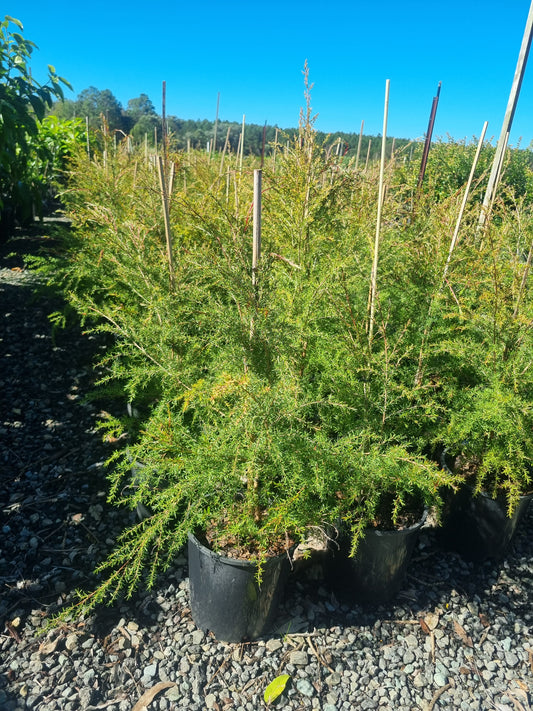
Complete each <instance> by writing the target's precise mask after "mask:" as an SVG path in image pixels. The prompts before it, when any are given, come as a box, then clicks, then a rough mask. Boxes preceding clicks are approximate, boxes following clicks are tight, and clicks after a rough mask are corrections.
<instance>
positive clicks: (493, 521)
mask: <svg viewBox="0 0 533 711" xmlns="http://www.w3.org/2000/svg"><path fill="white" fill-rule="evenodd" d="M445 437H446V447H447V450H448V451H449V452H450V454H452V455H454V456H453V460H454V468H455V472H456V473H457V474H458V475H459V476H460V477H461V479H462V481H463V486H462V489H461V491H460V493H459V494H458V496H457V497H455V498H454V499H453V500H452V501H451V502H450V505H449V507H448V511H447V514H446V518H445V523H446V526H445V533H446V538H447V540H448V542H449V543H450V544H451V545H452V546H453V547H454V548H455V549H456V550H459V552H461V554H462V555H464V556H465V557H467V558H469V559H472V560H483V559H484V558H487V557H490V558H499V557H501V556H502V555H503V554H504V553H505V551H506V549H507V546H508V544H509V542H510V540H511V538H512V536H513V534H514V532H515V530H516V526H517V524H518V522H519V521H520V518H521V517H522V516H523V514H524V513H525V511H526V510H527V507H528V505H529V502H530V500H531V498H532V495H533V477H532V458H531V457H532V455H531V453H532V452H533V411H532V406H531V402H529V401H526V400H525V399H524V398H523V397H521V395H520V394H519V393H516V392H514V391H513V390H511V389H505V388H504V387H503V384H502V383H499V382H496V383H494V384H490V385H487V386H486V387H483V386H478V387H477V388H474V389H471V390H467V391H465V392H464V393H462V394H461V395H458V396H457V398H456V402H454V406H453V410H452V412H451V415H450V419H449V422H448V426H447V429H446V433H445Z"/></svg>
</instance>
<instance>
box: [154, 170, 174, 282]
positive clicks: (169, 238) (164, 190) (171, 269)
mask: <svg viewBox="0 0 533 711" xmlns="http://www.w3.org/2000/svg"><path fill="white" fill-rule="evenodd" d="M157 168H158V173H159V187H160V189H161V200H162V203H163V217H164V220H165V237H166V241H167V257H168V271H169V277H170V288H171V289H172V290H173V289H174V256H173V251H172V231H171V229H170V213H169V209H168V195H167V187H166V185H165V174H164V170H163V159H162V158H161V156H158V157H157Z"/></svg>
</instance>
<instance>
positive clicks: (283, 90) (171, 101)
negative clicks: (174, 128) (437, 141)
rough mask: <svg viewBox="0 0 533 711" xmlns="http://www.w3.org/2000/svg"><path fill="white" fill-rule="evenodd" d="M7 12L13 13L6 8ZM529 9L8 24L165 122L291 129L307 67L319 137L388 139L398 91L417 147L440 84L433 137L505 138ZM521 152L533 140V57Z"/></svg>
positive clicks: (61, 14)
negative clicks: (142, 102) (144, 102)
mask: <svg viewBox="0 0 533 711" xmlns="http://www.w3.org/2000/svg"><path fill="white" fill-rule="evenodd" d="M10 3H11V5H10ZM529 4H530V3H529V1H528V0H506V2H505V3H504V2H502V0H485V1H484V2H478V1H472V0H463V1H462V2H461V1H459V0H450V1H449V2H439V1H438V0H434V1H433V2H431V1H430V2H428V0H421V1H418V0H416V1H415V0H413V1H409V0H405V1H403V2H401V1H400V0H395V1H389V0H382V2H380V3H369V2H364V3H363V2H359V1H358V0H353V1H352V2H345V1H344V0H330V2H328V3H326V2H323V0H322V1H321V2H316V1H315V0H308V2H305V3H304V2H300V1H297V2H288V1H285V2H280V1H279V0H271V1H270V2H264V3H261V2H250V1H249V0H248V1H246V2H245V1H241V0H239V1H234V0H227V1H226V2H216V3H215V2H211V0H204V2H201V3H199V4H198V5H196V3H194V2H190V0H189V1H187V2H185V1H183V0H173V1H170V0H159V1H158V2H157V3H155V2H154V3H149V2H146V0H143V2H139V0H130V2H127V3H116V2H102V1H101V0H92V1H91V2H90V3H80V2H77V1H76V0H69V1H68V2H66V1H65V0H54V2H52V3H45V2H42V0H22V1H21V0H15V1H14V2H13V0H8V2H7V3H5V7H6V12H7V14H9V15H12V16H14V17H16V18H18V19H19V20H21V22H22V23H23V24H24V36H25V37H26V38H27V39H31V40H33V41H34V42H35V43H36V44H37V45H38V46H39V50H38V51H36V52H35V53H34V55H33V59H32V69H33V73H34V75H35V76H36V77H37V78H41V79H42V77H43V76H44V70H45V68H46V64H53V65H54V66H55V68H56V70H57V71H58V73H59V74H60V75H62V76H64V77H66V78H67V79H68V80H69V81H70V82H71V84H72V85H73V87H74V93H73V94H70V93H69V92H67V96H68V97H69V98H75V97H76V95H77V94H78V93H79V92H80V91H82V90H83V89H85V88H87V87H88V86H95V87H97V88H98V89H110V90H111V91H112V92H113V94H114V95H115V96H116V97H117V99H118V100H119V101H120V102H121V103H122V105H123V106H124V107H126V105H127V102H128V99H130V98H134V97H136V96H139V94H141V93H145V94H148V96H149V97H150V98H151V100H152V102H153V103H154V105H155V107H156V109H157V111H158V112H160V111H161V86H162V81H163V80H165V81H166V86H167V114H169V115H175V116H178V117H180V118H193V119H196V118H209V119H214V117H215V113H216V105H217V94H218V93H219V92H220V118H221V119H223V120H235V121H241V120H242V115H243V114H246V121H247V122H252V123H259V124H263V123H264V122H265V121H267V122H268V123H269V124H273V125H274V124H276V125H278V126H280V127H282V128H288V127H291V126H295V125H297V123H298V116H299V111H300V107H301V106H302V105H303V104H304V95H303V90H304V85H303V76H302V69H303V66H304V61H305V60H306V59H307V60H308V63H309V67H310V79H311V81H312V82H314V88H313V90H312V106H313V111H314V112H315V113H317V114H318V118H317V123H316V126H317V128H318V129H320V130H323V131H326V132H334V131H336V130H341V131H352V132H356V133H358V132H359V129H360V126H361V121H362V120H364V122H365V127H364V132H365V133H367V134H378V133H380V132H381V131H382V126H383V102H384V95H385V82H386V80H387V79H389V80H390V103H389V122H388V134H389V135H394V136H397V137H403V138H413V139H414V138H420V137H422V136H423V135H424V133H425V131H426V129H427V123H428V116H429V111H430V108H431V103H432V99H433V96H434V95H435V93H436V90H437V86H438V83H439V81H441V82H442V89H441V95H440V102H439V109H438V113H437V121H436V124H435V132H434V137H441V138H444V139H445V138H446V137H447V135H448V134H449V135H451V136H452V137H453V138H455V139H457V140H461V139H464V138H466V139H467V140H471V139H472V138H473V137H474V136H479V135H480V133H481V129H482V126H483V122H484V121H485V120H487V121H488V122H489V127H488V132H487V137H490V136H494V137H495V140H496V139H497V138H498V136H499V133H500V128H501V124H502V120H503V116H504V113H505V108H506V105H507V100H508V97H509V91H510V88H511V84H512V80H513V76H514V72H515V68H516V62H517V58H518V53H519V50H520V45H521V42H522V36H523V33H524V29H525V24H526V20H527V15H528V11H529ZM530 64H531V66H529V67H528V69H527V71H526V76H525V79H524V83H523V86H522V93H521V96H520V101H519V104H518V108H517V112H516V116H515V120H514V125H513V131H512V133H511V144H513V145H516V144H517V143H518V141H519V140H520V139H521V140H522V145H523V146H527V145H529V143H530V142H531V141H532V140H533V52H532V55H531V57H530Z"/></svg>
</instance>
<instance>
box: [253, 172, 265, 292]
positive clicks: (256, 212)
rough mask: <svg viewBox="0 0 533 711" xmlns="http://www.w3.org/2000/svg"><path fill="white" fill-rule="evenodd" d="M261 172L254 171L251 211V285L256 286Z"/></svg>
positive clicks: (259, 256)
mask: <svg viewBox="0 0 533 711" xmlns="http://www.w3.org/2000/svg"><path fill="white" fill-rule="evenodd" d="M262 177H263V171H262V170H258V169H256V170H254V211H253V248H252V284H253V285H254V287H255V286H256V285H257V269H258V267H259V259H260V258H261V183H262Z"/></svg>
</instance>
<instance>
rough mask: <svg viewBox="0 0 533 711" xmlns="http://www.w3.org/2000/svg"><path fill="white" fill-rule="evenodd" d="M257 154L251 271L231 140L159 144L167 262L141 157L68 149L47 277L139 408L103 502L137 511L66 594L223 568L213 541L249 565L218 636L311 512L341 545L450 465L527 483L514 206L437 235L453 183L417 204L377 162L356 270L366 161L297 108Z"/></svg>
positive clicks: (406, 512)
mask: <svg viewBox="0 0 533 711" xmlns="http://www.w3.org/2000/svg"><path fill="white" fill-rule="evenodd" d="M274 155H275V163H274V162H273V160H272V162H271V163H270V164H269V165H266V166H265V167H264V171H263V173H264V175H263V223H262V242H263V248H262V256H261V260H260V262H259V265H258V267H257V269H255V270H254V278H253V279H252V244H251V233H252V224H251V218H250V215H251V204H252V194H251V189H252V187H251V182H252V181H251V173H247V172H246V171H244V172H240V171H239V170H238V169H237V166H235V167H232V164H231V161H230V160H229V159H228V158H226V173H225V174H224V173H223V171H222V167H223V166H222V165H221V164H220V161H218V162H217V159H216V157H211V156H210V157H204V156H201V155H200V154H180V155H176V156H174V158H175V164H174V184H173V189H172V192H171V196H170V225H171V230H172V236H173V243H172V259H171V260H169V252H168V249H167V248H166V247H165V242H164V234H165V228H164V224H163V216H162V211H161V208H160V200H161V194H160V190H159V188H158V182H157V175H156V171H155V170H154V168H153V166H151V165H150V164H144V163H143V161H142V160H139V159H136V158H135V157H134V156H133V157H132V156H131V155H127V154H124V155H122V154H121V153H120V152H118V153H117V154H116V155H115V156H110V155H107V157H106V161H105V164H104V163H103V162H102V163H100V162H99V161H98V159H94V160H93V161H91V162H88V160H87V157H86V156H85V155H83V154H81V153H80V155H79V156H78V157H77V158H76V159H75V160H74V162H73V165H72V167H71V172H70V176H69V180H70V184H69V189H68V190H67V191H66V192H65V194H64V195H63V199H64V201H65V203H66V205H67V208H68V211H69V216H70V217H71V219H72V224H73V232H72V233H70V234H69V236H68V241H69V250H68V252H67V255H66V258H65V261H64V262H63V264H62V266H61V269H60V272H59V273H60V274H61V282H62V286H63V288H64V291H65V293H66V294H67V296H68V297H69V300H70V303H71V304H72V305H74V306H75V308H76V309H77V311H78V312H79V313H80V314H82V316H83V318H84V319H85V320H87V321H89V322H90V323H92V324H93V327H94V328H96V329H100V330H106V331H110V332H111V333H112V334H113V337H114V346H113V347H112V349H110V351H109V352H108V354H107V357H106V359H105V362H104V365H105V366H106V369H107V370H106V372H107V378H106V379H107V383H108V385H111V386H113V388H115V389H117V388H118V390H119V391H120V392H121V393H123V395H124V396H125V397H126V398H127V399H128V400H130V401H134V402H135V405H136V408H137V410H138V411H139V412H140V413H141V415H140V417H139V418H130V417H127V416H125V417H121V418H110V419H109V420H108V421H107V423H105V427H106V428H107V429H108V430H112V431H113V433H114V434H123V433H124V432H127V433H128V435H129V445H128V447H127V448H126V449H125V450H121V451H118V452H116V454H115V455H114V456H113V458H112V460H113V461H112V462H111V465H112V466H111V467H110V475H109V477H110V481H111V493H110V498H111V500H112V501H113V502H115V503H117V504H126V505H128V506H130V507H131V508H135V507H136V506H138V505H139V504H142V505H143V506H144V507H145V508H146V510H147V511H149V513H150V515H149V516H148V517H147V518H143V520H141V521H140V522H138V523H136V524H135V525H133V526H132V527H131V528H130V529H128V530H127V531H125V533H124V535H123V537H122V539H121V540H120V541H119V543H118V545H117V548H116V549H115V551H114V552H113V554H112V555H111V556H110V558H109V559H108V560H107V561H105V562H104V563H103V564H102V566H101V568H100V572H101V573H105V579H104V580H103V582H101V584H100V585H99V587H98V589H97V590H96V592H92V593H90V594H89V595H87V596H86V597H84V598H83V599H82V601H81V602H80V606H79V608H78V609H86V608H87V606H91V605H94V604H97V603H99V602H102V601H110V600H114V599H115V598H116V596H117V595H118V594H120V593H126V594H131V593H132V591H133V590H134V589H135V586H137V585H138V584H140V583H141V582H145V583H147V584H149V585H151V584H153V583H154V581H155V579H156V575H157V573H158V572H160V571H161V570H163V569H164V568H165V567H167V566H168V565H169V564H170V563H171V561H172V559H173V557H174V556H175V554H176V553H177V552H178V551H179V550H181V549H182V547H183V546H184V545H185V544H186V543H187V542H189V551H190V552H189V565H190V567H191V574H192V571H193V569H194V570H197V571H199V573H201V575H204V574H205V572H206V571H207V570H208V569H210V568H213V570H214V571H215V573H216V572H217V571H220V563H219V562H217V561H218V559H214V558H213V555H214V554H222V555H223V556H224V557H226V558H231V559H234V560H235V559H236V560H239V561H241V560H245V561H247V563H246V564H245V565H244V568H249V567H250V565H252V571H253V575H252V580H253V581H254V582H252V583H250V582H249V577H248V578H246V582H243V583H242V586H241V587H242V588H243V590H244V593H245V597H246V596H248V598H247V599H248V603H247V604H246V605H245V607H246V610H247V612H246V614H245V617H246V619H247V621H246V622H245V623H243V625H244V626H243V627H240V628H238V630H237V631H235V630H233V631H228V630H226V628H225V627H224V626H222V628H221V629H220V630H215V632H216V634H217V635H219V636H221V637H222V638H224V637H226V638H231V639H236V638H240V637H243V636H248V637H250V636H256V635H258V634H261V632H262V630H263V624H266V623H267V622H268V619H269V614H270V613H269V610H270V609H271V608H270V603H271V602H272V601H274V602H275V600H276V595H275V594H272V595H271V594H267V600H269V601H270V602H269V603H268V604H267V602H265V601H264V599H263V597H262V596H261V595H259V592H260V591H261V590H267V585H266V580H267V579H269V578H272V577H273V578H275V579H276V580H277V579H282V578H283V576H284V573H283V572H282V568H283V566H282V567H281V568H280V569H274V568H272V565H271V563H270V562H269V561H270V559H271V558H274V559H276V558H277V559H279V557H280V556H281V557H282V558H288V557H290V555H291V551H292V550H293V549H294V547H295V546H297V545H298V544H301V543H302V542H305V541H306V540H307V539H308V538H309V535H310V532H312V531H315V532H316V531H317V530H321V531H324V532H328V531H330V532H331V531H332V530H333V531H335V532H336V534H335V535H337V533H338V535H339V539H338V541H337V544H338V545H341V546H342V547H343V550H345V551H346V553H347V554H349V555H351V556H352V557H353V556H357V552H358V550H359V551H360V549H361V546H362V542H364V541H365V540H366V542H367V544H368V541H369V536H368V533H367V532H368V531H369V529H373V528H377V527H383V528H384V529H386V530H390V529H393V528H403V529H405V530H407V529H409V528H411V527H412V526H414V525H415V524H416V523H417V522H419V521H420V519H421V518H422V516H423V513H424V511H425V510H427V509H428V508H433V509H434V510H435V511H436V512H437V515H438V512H440V511H441V509H442V507H443V503H445V502H447V501H448V498H449V497H448V494H449V493H450V492H454V491H457V490H458V489H460V488H461V487H462V486H463V485H469V486H471V488H472V492H473V494H476V495H477V494H479V493H480V492H481V491H486V492H487V493H488V495H489V496H491V497H492V498H494V499H496V500H497V499H499V498H503V500H504V505H505V510H506V513H507V514H509V515H512V514H513V513H514V512H515V511H516V510H517V507H518V506H519V504H520V497H521V496H522V495H523V494H525V493H529V491H530V490H531V477H530V463H531V452H532V451H533V450H532V448H531V445H532V411H531V402H532V383H533V377H532V376H531V368H530V359H529V356H528V354H529V353H531V345H532V344H531V324H532V323H533V320H532V316H533V311H532V304H531V297H530V289H529V270H530V264H531V258H532V249H533V247H532V244H533V243H532V241H531V225H532V222H531V215H530V208H529V206H528V205H525V204H523V201H522V203H520V202H517V201H516V200H515V198H514V195H513V194H509V195H507V196H506V199H505V200H502V201H501V204H500V205H499V206H498V208H497V210H496V213H495V214H496V217H495V219H494V220H493V221H492V222H491V224H490V225H489V226H488V228H487V229H486V230H484V231H483V232H482V233H481V232H480V231H479V230H477V229H476V226H475V224H476V222H475V220H476V211H477V208H476V207H475V205H474V206H473V207H472V208H471V211H470V213H467V216H466V218H465V223H464V227H463V229H462V233H461V240H460V242H459V244H458V246H457V247H456V248H455V250H454V251H453V253H451V252H450V249H449V245H450V239H451V232H453V218H454V215H455V214H456V212H457V207H458V200H459V199H460V197H461V196H460V195H459V196H458V195H457V194H452V195H449V196H447V197H444V198H443V197H442V194H440V195H439V200H438V201H436V200H433V199H432V195H431V193H430V192H429V193H428V194H426V195H425V196H424V195H419V196H418V202H417V204H416V209H413V205H412V199H413V190H412V187H411V186H412V185H413V184H414V172H413V175H412V176H410V175H409V174H408V173H407V174H406V169H405V166H402V170H401V171H399V170H396V168H395V165H394V164H393V163H392V164H391V165H390V166H389V167H388V192H387V199H386V201H385V205H384V214H383V225H384V228H383V233H382V236H381V244H380V253H379V268H378V270H377V289H376V288H374V289H371V284H370V274H371V271H372V265H373V264H374V265H375V264H377V263H378V259H377V256H378V255H376V253H375V250H376V248H377V247H376V246H375V245H376V243H375V240H374V233H375V209H374V208H375V205H376V200H377V197H376V196H377V173H375V172H373V171H372V170H368V171H367V172H363V173H362V172H361V171H356V170H354V167H353V166H352V165H350V164H345V163H343V161H342V158H341V157H338V156H335V155H332V152H329V153H328V152H327V151H326V150H325V149H324V147H323V146H321V145H319V144H318V143H317V141H316V134H315V131H314V128H313V121H312V118H311V117H310V114H309V112H308V113H307V116H304V117H303V120H302V124H301V128H300V135H299V137H298V138H297V140H295V142H294V143H293V144H292V145H289V146H286V147H284V149H283V150H281V147H280V148H279V151H278V152H277V154H276V153H275V154H274ZM167 234H168V224H167ZM55 268H57V264H56V265H55ZM169 270H171V273H169ZM370 300H372V308H370V306H369V302H370ZM445 460H446V462H447V465H446V466H444V462H445ZM132 462H137V463H139V464H142V467H139V466H138V467H137V469H136V472H137V474H136V477H135V485H134V486H133V485H132V482H131V468H132ZM452 463H453V466H450V465H451V464H452ZM328 535H329V534H328ZM410 545H412V544H410ZM392 555H393V557H396V558H398V554H397V553H393V554H392ZM360 557H361V555H359V559H360ZM239 566H240V567H239ZM240 568H242V566H241V565H240V563H239V565H237V564H234V565H233V568H232V572H231V573H230V574H229V578H228V581H229V582H231V583H232V584H233V583H234V582H235V580H236V579H237V578H238V577H239V575H240V573H238V572H236V571H237V570H240ZM274 570H276V572H274ZM218 575H219V577H218V578H217V583H216V586H217V587H218V588H219V589H220V588H221V586H222V585H223V584H222V583H221V580H222V578H221V577H220V575H221V573H220V572H218ZM356 577H358V579H361V578H362V577H363V574H362V573H361V572H360V571H359V572H358V573H357V576H356ZM225 584H226V583H224V585H225ZM390 589H392V588H390ZM206 590H207V588H206V586H205V581H204V580H203V579H202V582H200V583H199V584H197V583H194V582H193V579H192V578H191V596H192V599H193V614H195V618H196V619H197V622H198V624H200V625H201V626H204V627H208V628H210V629H213V626H216V625H217V621H216V619H215V620H213V619H212V616H210V615H209V614H207V616H205V614H204V613H203V612H200V611H199V610H200V603H202V605H201V609H204V607H203V603H204V602H206V600H205V598H206V596H207V607H208V609H213V600H212V598H210V597H209V594H208V593H207V592H206ZM225 597H226V604H229V603H228V602H227V601H228V600H229V599H233V597H232V596H231V595H230V594H229V593H227V594H226V595H225ZM196 602H198V605H196ZM239 604H240V603H239ZM218 617H222V618H224V619H223V620H222V621H223V622H224V620H226V621H227V620H228V618H231V619H234V618H235V615H234V614H233V612H232V609H229V610H228V609H227V608H226V611H225V613H223V614H222V615H217V618H218Z"/></svg>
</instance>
